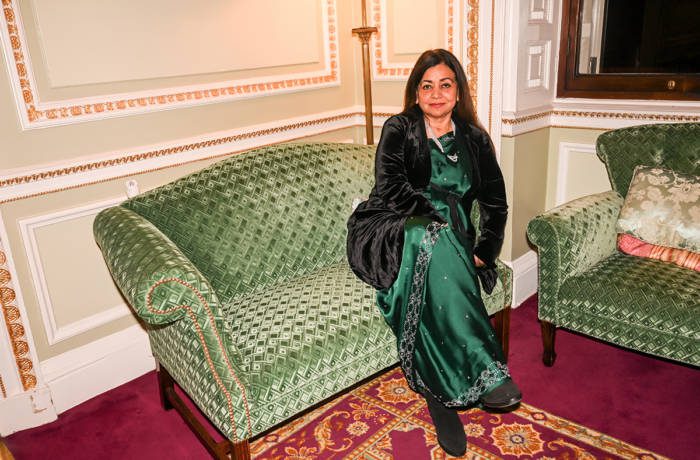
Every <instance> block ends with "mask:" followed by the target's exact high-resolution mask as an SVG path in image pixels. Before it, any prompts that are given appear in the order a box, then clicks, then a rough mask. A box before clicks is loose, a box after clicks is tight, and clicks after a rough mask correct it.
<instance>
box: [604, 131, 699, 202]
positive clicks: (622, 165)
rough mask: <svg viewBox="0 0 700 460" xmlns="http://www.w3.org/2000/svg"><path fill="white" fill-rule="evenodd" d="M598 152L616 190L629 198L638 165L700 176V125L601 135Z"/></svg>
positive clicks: (609, 132) (612, 132)
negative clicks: (631, 183)
mask: <svg viewBox="0 0 700 460" xmlns="http://www.w3.org/2000/svg"><path fill="white" fill-rule="evenodd" d="M596 151H597V153H598V157H599V158H600V159H601V160H602V161H603V162H604V163H605V166H606V168H607V170H608V177H609V178H610V183H611V185H612V187H613V190H615V191H617V192H618V193H619V194H620V195H622V196H626V195H627V189H628V188H629V184H630V181H631V180H632V175H633V173H634V168H635V167H636V166H638V165H645V166H660V167H662V168H666V169H673V170H674V171H678V172H684V173H689V174H700V123H673V124H670V123H666V124H656V125H640V126H631V127H629V128H620V129H615V130H612V131H608V132H606V133H603V134H601V135H600V136H598V140H597V142H596Z"/></svg>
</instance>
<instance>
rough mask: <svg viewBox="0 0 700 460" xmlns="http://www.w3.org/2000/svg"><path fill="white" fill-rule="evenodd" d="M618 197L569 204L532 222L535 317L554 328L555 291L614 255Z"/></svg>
mask: <svg viewBox="0 0 700 460" xmlns="http://www.w3.org/2000/svg"><path fill="white" fill-rule="evenodd" d="M622 202H623V199H622V197H621V196H620V195H619V194H618V193H617V192H614V191H608V192H603V193H598V194H595V195H589V196H585V197H583V198H579V199H576V200H573V201H570V202H568V203H566V204H564V205H562V206H559V207H556V208H554V209H551V210H549V211H547V212H545V213H544V214H541V215H539V216H537V217H535V218H534V219H532V220H531V221H530V222H529V223H528V226H527V236H528V238H529V240H530V241H531V242H532V243H533V244H534V245H536V246H537V249H538V256H539V287H538V293H539V316H540V319H545V320H547V321H550V322H553V323H555V324H556V319H557V318H556V313H555V306H556V303H557V297H558V293H559V287H560V286H561V285H562V283H564V282H565V281H566V280H567V279H568V278H570V277H571V276H574V275H576V274H579V273H582V272H584V271H585V270H587V269H588V268H590V267H592V266H593V265H595V264H596V263H597V262H599V261H601V260H603V259H604V258H606V257H608V256H610V255H611V254H613V253H614V251H615V244H616V236H617V235H616V232H615V223H616V222H617V217H618V215H619V213H620V208H621V207H622Z"/></svg>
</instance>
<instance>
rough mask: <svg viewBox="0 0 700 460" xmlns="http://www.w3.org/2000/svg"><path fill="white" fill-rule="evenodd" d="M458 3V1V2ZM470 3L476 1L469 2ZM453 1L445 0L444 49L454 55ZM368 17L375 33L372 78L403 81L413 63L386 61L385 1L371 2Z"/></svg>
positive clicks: (376, 0) (373, 38)
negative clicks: (375, 30) (370, 12)
mask: <svg viewBox="0 0 700 460" xmlns="http://www.w3.org/2000/svg"><path fill="white" fill-rule="evenodd" d="M458 1H459V0H458ZM469 1H470V3H471V2H473V1H476V2H477V3H478V0H469ZM454 2H455V0H445V12H446V15H445V30H446V34H445V35H446V36H445V48H446V49H447V50H449V51H451V52H453V53H455V38H454V37H455V7H454ZM371 8H372V14H371V15H370V16H371V18H372V21H373V22H374V26H375V27H376V28H377V33H376V34H375V35H374V36H373V37H372V43H373V48H374V66H373V71H374V76H375V78H376V79H378V80H404V79H406V78H408V75H409V74H410V73H411V69H412V68H413V63H405V62H401V63H395V64H392V63H389V62H388V60H387V54H388V49H387V48H388V46H387V37H386V34H387V11H386V9H387V8H386V0H373V1H372V5H371Z"/></svg>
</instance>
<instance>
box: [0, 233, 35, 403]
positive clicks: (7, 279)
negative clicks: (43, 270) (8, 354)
mask: <svg viewBox="0 0 700 460" xmlns="http://www.w3.org/2000/svg"><path fill="white" fill-rule="evenodd" d="M15 300H16V296H15V290H14V289H13V287H12V276H11V275H10V270H9V267H8V264H7V256H6V254H5V251H4V248H3V247H2V242H1V241H0V307H2V314H3V316H4V318H5V325H6V326H7V332H8V334H9V336H10V342H11V344H12V353H13V355H14V357H15V362H16V363H17V370H18V371H19V376H20V380H21V381H22V386H23V388H24V390H25V391H28V390H31V389H32V388H34V387H36V383H37V379H36V374H35V373H34V363H33V362H32V359H31V356H30V354H29V342H28V340H27V337H26V335H25V330H24V325H23V323H22V317H21V314H20V310H19V308H17V306H16V305H15ZM4 392H5V388H4V385H3V393H4Z"/></svg>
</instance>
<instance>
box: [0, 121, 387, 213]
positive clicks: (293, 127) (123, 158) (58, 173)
mask: <svg viewBox="0 0 700 460" xmlns="http://www.w3.org/2000/svg"><path fill="white" fill-rule="evenodd" d="M391 115H393V113H391V112H374V113H373V116H374V117H379V118H386V117H390V116H391ZM360 117H364V112H359V111H348V112H345V113H339V114H337V115H332V116H327V117H320V118H317V119H312V120H304V121H299V122H295V123H289V124H285V125H280V126H276V127H273V128H265V129H258V130H250V131H246V132H244V133H241V134H234V135H228V136H222V137H218V138H213V139H207V140H203V141H200V142H192V143H187V144H181V145H175V146H171V147H167V148H162V149H156V150H150V151H147V152H142V153H137V154H129V153H124V154H122V155H119V156H118V157H116V158H110V159H105V160H98V161H92V162H86V163H81V164H76V165H71V166H65V167H58V168H53V169H47V170H44V171H41V172H39V173H32V174H22V175H16V176H9V177H5V178H0V204H2V203H8V202H12V201H17V200H22V199H26V198H31V197H35V196H40V195H45V194H47V193H54V192H60V191H64V190H70V189H75V188H79V187H83V186H87V185H94V184H98V183H101V182H106V181H110V180H114V179H119V178H122V177H128V176H132V175H134V174H145V173H150V172H154V171H159V170H163V169H167V168H171V167H176V166H182V165H185V164H189V163H194V162H196V161H203V160H211V159H216V158H221V157H226V156H229V155H233V154H236V153H240V152H243V151H246V150H250V149H251V148H257V147H264V146H267V145H272V144H275V143H278V142H282V141H292V140H296V139H301V138H304V137H307V136H308V135H309V134H306V133H305V132H304V129H305V128H314V127H319V126H324V125H329V124H333V123H337V122H342V121H346V122H348V123H347V126H341V127H340V128H344V127H353V126H360V125H361V124H362V123H361V120H363V118H362V119H361V118H360ZM340 128H334V129H340ZM332 130H333V129H329V130H327V131H324V132H328V131H332ZM295 131H298V135H296V134H297V133H295ZM285 133H286V134H287V136H289V135H290V134H291V135H292V137H285V138H284V139H280V140H279V141H276V142H275V141H273V142H267V143H265V142H260V143H257V144H255V145H254V146H253V147H250V146H248V147H246V148H235V146H233V147H232V149H231V150H227V151H226V152H223V153H216V154H209V155H207V154H204V155H201V156H197V157H196V158H194V159H190V160H186V161H178V160H173V161H172V162H171V163H168V164H166V165H162V166H158V167H150V168H149V167H145V168H143V169H139V170H138V171H135V172H130V173H128V174H117V175H111V174H107V173H105V171H104V170H106V169H107V168H113V167H119V166H125V165H130V164H136V163H138V162H141V161H147V160H154V159H159V158H167V157H173V158H176V156H177V155H179V154H185V153H192V152H197V151H206V150H207V149H210V148H213V147H217V146H219V147H220V146H226V145H227V144H235V143H237V142H245V141H251V140H255V139H260V138H265V137H267V136H271V135H282V134H285ZM82 173H94V176H95V178H94V179H91V180H88V181H85V182H80V183H76V184H74V185H60V186H54V185H51V184H50V185H48V186H47V187H46V188H45V189H42V190H41V191H38V192H35V191H28V192H21V193H17V194H15V193H12V194H7V193H4V192H6V191H7V189H9V188H11V187H16V186H24V185H26V186H32V185H36V184H37V183H41V182H46V181H53V180H57V179H60V178H63V177H66V176H72V175H77V174H82Z"/></svg>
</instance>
